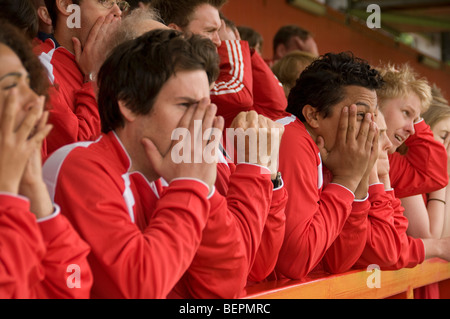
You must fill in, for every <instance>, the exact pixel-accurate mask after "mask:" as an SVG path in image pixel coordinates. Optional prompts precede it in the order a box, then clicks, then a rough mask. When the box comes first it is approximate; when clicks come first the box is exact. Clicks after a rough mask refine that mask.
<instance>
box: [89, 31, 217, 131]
mask: <svg viewBox="0 0 450 319" xmlns="http://www.w3.org/2000/svg"><path fill="white" fill-rule="evenodd" d="M181 70H188V71H190V70H192V71H194V70H205V72H206V74H207V76H208V81H209V84H212V83H213V82H214V81H215V80H216V79H217V77H218V75H219V55H218V53H217V50H216V47H215V45H214V44H213V42H212V41H211V40H209V39H206V38H203V37H201V36H198V35H192V36H189V37H185V36H184V35H183V34H182V33H181V32H179V31H176V30H170V29H164V30H163V29H158V30H152V31H149V32H147V33H144V34H143V35H142V36H140V37H138V38H136V39H133V40H129V41H126V42H124V43H122V44H120V45H119V46H117V47H116V48H115V49H114V50H113V51H112V53H111V55H110V56H109V57H108V58H107V60H106V61H105V63H104V64H103V66H102V67H101V69H100V72H99V74H98V86H99V91H98V105H99V112H100V119H101V123H102V132H103V133H108V132H109V131H111V130H115V129H116V128H119V127H123V126H124V125H125V122H124V119H123V117H122V114H121V112H120V109H119V101H123V102H124V103H125V104H126V105H127V107H128V108H129V109H130V110H131V111H132V112H133V113H135V114H138V115H145V114H148V113H149V112H150V111H151V109H152V107H153V104H154V102H155V99H156V97H157V95H158V94H159V91H160V90H161V88H162V87H163V85H164V84H165V83H166V82H167V81H168V80H169V78H170V77H171V76H172V75H174V74H175V73H176V72H178V71H181Z"/></svg>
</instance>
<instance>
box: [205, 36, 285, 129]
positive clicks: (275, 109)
mask: <svg viewBox="0 0 450 319" xmlns="http://www.w3.org/2000/svg"><path fill="white" fill-rule="evenodd" d="M218 52H219V56H220V74H219V77H218V79H217V81H216V82H215V84H214V87H213V89H212V90H211V101H212V103H214V104H216V105H217V107H218V111H217V114H218V115H221V116H223V117H224V119H225V128H227V127H230V124H231V122H232V121H233V119H234V118H235V117H236V115H238V114H239V113H240V112H247V111H251V110H254V111H256V112H257V113H259V114H262V115H264V116H266V117H268V118H270V119H272V120H277V119H280V118H283V117H285V116H288V115H289V114H288V113H287V112H285V109H286V106H287V100H286V96H285V94H284V90H283V86H282V85H281V83H280V82H279V81H278V79H277V78H276V77H275V75H274V74H273V72H272V70H271V69H270V68H269V67H268V66H267V64H266V63H265V62H264V60H263V59H262V58H261V56H260V55H259V54H258V53H257V52H256V51H254V50H250V48H249V46H248V42H247V41H238V40H226V41H222V45H221V46H220V47H219V48H218Z"/></svg>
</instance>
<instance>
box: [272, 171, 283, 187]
mask: <svg viewBox="0 0 450 319" xmlns="http://www.w3.org/2000/svg"><path fill="white" fill-rule="evenodd" d="M282 183H283V182H282V180H281V172H277V176H276V177H275V179H272V184H273V188H274V189H275V188H278V187H280V186H281V184H282Z"/></svg>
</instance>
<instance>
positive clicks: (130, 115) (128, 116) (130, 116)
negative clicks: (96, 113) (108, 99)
mask: <svg viewBox="0 0 450 319" xmlns="http://www.w3.org/2000/svg"><path fill="white" fill-rule="evenodd" d="M118 104H119V110H120V113H122V116H123V117H124V118H125V121H126V122H134V120H135V119H136V117H137V115H136V114H135V113H134V112H133V111H132V110H130V109H129V108H128V107H127V105H126V104H125V102H124V101H119V102H118Z"/></svg>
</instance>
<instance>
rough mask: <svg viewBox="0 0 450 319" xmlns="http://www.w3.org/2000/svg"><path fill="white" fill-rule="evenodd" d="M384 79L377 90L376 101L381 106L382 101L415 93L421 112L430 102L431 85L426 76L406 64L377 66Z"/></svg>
mask: <svg viewBox="0 0 450 319" xmlns="http://www.w3.org/2000/svg"><path fill="white" fill-rule="evenodd" d="M378 71H379V72H380V74H381V76H382V77H383V80H384V82H385V83H384V85H383V87H381V88H380V89H378V90H377V96H378V103H379V105H380V107H381V108H383V105H382V104H383V101H385V100H387V99H393V98H398V97H404V96H407V95H408V94H411V93H415V94H416V95H417V96H418V97H419V99H420V102H421V108H420V109H421V113H423V112H425V111H426V110H427V109H428V108H429V107H430V104H431V100H432V94H431V87H430V85H429V84H428V81H427V79H426V78H424V77H422V78H419V75H418V74H417V73H416V72H415V71H414V69H413V68H412V67H410V66H409V65H408V64H403V65H401V66H398V67H397V66H395V65H391V64H389V65H387V66H384V67H381V68H378Z"/></svg>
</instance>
